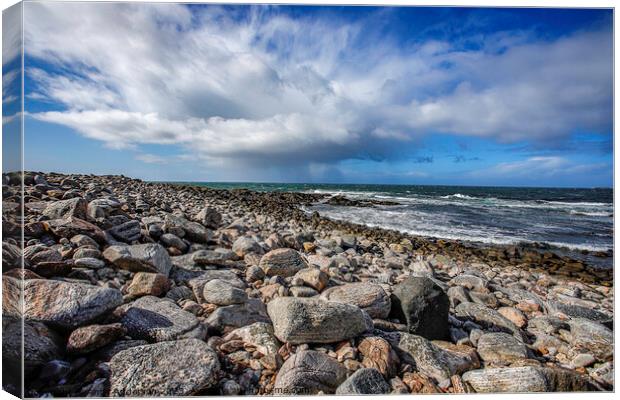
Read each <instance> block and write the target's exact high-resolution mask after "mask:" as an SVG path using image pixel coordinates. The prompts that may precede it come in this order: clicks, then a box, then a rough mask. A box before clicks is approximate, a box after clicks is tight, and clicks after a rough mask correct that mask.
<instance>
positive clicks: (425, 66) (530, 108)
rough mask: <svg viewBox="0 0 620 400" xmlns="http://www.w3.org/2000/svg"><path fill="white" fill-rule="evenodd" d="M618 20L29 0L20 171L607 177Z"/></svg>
mask: <svg viewBox="0 0 620 400" xmlns="http://www.w3.org/2000/svg"><path fill="white" fill-rule="evenodd" d="M612 30H613V25H612V11H611V10H603V9H597V10H588V9H549V8H537V9H525V8H519V9H511V8H496V9H482V8H449V7H448V8H433V7H425V8H420V7H304V6H219V5H206V6H204V5H180V4H144V3H57V2H49V3H36V2H29V3H25V4H24V52H25V56H24V57H25V61H24V62H25V82H24V90H25V96H26V97H25V132H26V134H25V149H26V150H25V165H26V168H27V169H30V170H38V171H57V172H69V173H71V172H76V173H77V172H79V173H95V174H124V175H126V176H132V177H138V178H143V179H147V180H164V181H259V182H316V183H322V182H330V183H388V184H389V183H394V184H451V185H500V186H556V187H564V186H566V187H609V186H612V185H613V165H612V163H613V107H612V104H613V42H612V38H613V31H612ZM10 57H11V55H10V54H8V55H5V54H4V53H3V63H4V64H6V63H8V62H11V59H10ZM5 75H6V74H5ZM4 78H5V76H3V82H4V81H5V80H6V79H4ZM9 78H10V77H9ZM7 81H8V82H9V83H10V80H7ZM7 93H9V96H10V91H7ZM12 101H14V100H12V99H11V98H8V99H7V95H5V96H4V97H3V106H5V107H8V106H9V105H10V103H11V102H12ZM4 122H5V121H3V123H4Z"/></svg>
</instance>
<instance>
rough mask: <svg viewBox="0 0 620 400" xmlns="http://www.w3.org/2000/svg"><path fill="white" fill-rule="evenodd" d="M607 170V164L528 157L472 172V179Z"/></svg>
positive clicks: (548, 175) (551, 157)
mask: <svg viewBox="0 0 620 400" xmlns="http://www.w3.org/2000/svg"><path fill="white" fill-rule="evenodd" d="M602 169H607V170H608V169H609V164H607V163H591V164H575V163H574V162H572V161H570V160H568V159H566V158H564V157H559V156H538V157H529V158H527V159H525V160H519V161H510V162H503V163H499V164H497V165H495V166H492V167H489V168H485V169H484V170H477V171H472V172H470V173H469V175H470V176H472V177H493V176H495V177H498V176H499V177H502V176H504V177H536V178H542V177H544V178H552V177H559V176H571V175H574V174H576V173H585V172H591V171H597V170H599V171H600V170H602Z"/></svg>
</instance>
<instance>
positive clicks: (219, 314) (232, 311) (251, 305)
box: [205, 299, 271, 333]
mask: <svg viewBox="0 0 620 400" xmlns="http://www.w3.org/2000/svg"><path fill="white" fill-rule="evenodd" d="M205 322H206V324H207V326H208V327H209V329H210V330H213V331H215V332H218V333H221V332H224V330H225V329H226V328H233V329H234V328H240V327H242V326H246V325H251V324H253V323H255V322H267V323H271V320H270V319H269V316H268V315H267V309H266V308H265V304H264V303H263V302H262V301H260V300H259V299H248V300H247V301H246V302H245V303H243V304H233V305H230V306H224V307H218V308H217V309H216V310H215V311H214V312H212V313H211V314H210V315H209V318H207V320H206V321H205Z"/></svg>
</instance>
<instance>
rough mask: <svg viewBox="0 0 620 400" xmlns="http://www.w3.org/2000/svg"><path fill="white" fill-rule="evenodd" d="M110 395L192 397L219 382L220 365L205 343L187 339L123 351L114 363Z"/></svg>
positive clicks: (114, 358) (111, 365) (111, 367)
mask: <svg viewBox="0 0 620 400" xmlns="http://www.w3.org/2000/svg"><path fill="white" fill-rule="evenodd" d="M110 370H111V376H110V396H112V397H123V396H124V397H141V396H149V397H159V396H189V395H193V394H196V393H198V392H199V391H201V390H204V389H208V388H210V387H212V386H213V385H215V384H216V383H217V382H218V378H219V376H218V372H219V370H220V363H219V361H218V357H217V354H216V353H215V351H213V349H211V347H209V346H208V345H207V344H206V343H205V342H203V341H202V340H198V339H185V340H177V341H172V342H162V343H156V344H149V345H144V346H136V347H131V348H129V349H127V350H123V351H121V352H119V353H117V354H116V355H114V357H112V359H111V360H110Z"/></svg>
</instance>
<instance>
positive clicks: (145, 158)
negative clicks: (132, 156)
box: [136, 154, 168, 164]
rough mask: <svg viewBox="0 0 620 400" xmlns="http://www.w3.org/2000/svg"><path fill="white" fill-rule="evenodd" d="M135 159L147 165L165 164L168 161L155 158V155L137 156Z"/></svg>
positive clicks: (159, 157) (162, 158)
mask: <svg viewBox="0 0 620 400" xmlns="http://www.w3.org/2000/svg"><path fill="white" fill-rule="evenodd" d="M136 159H137V160H140V161H142V162H145V163H147V164H167V163H168V160H166V159H165V158H164V157H161V156H157V155H155V154H138V155H136Z"/></svg>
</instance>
